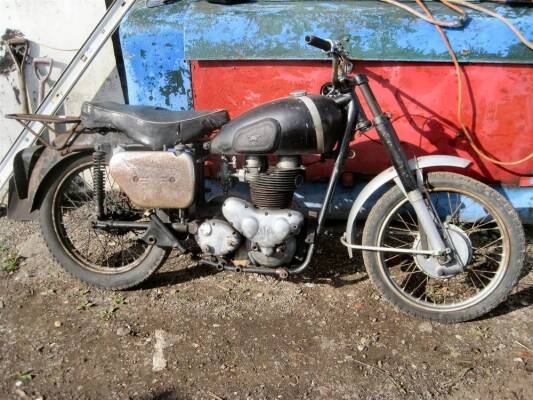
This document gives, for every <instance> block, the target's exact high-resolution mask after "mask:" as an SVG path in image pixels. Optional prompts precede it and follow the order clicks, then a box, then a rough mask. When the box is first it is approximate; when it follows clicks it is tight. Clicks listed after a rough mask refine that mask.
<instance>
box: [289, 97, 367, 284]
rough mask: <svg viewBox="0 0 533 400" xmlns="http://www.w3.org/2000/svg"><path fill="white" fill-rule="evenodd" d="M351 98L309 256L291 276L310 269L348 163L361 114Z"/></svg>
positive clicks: (291, 271)
mask: <svg viewBox="0 0 533 400" xmlns="http://www.w3.org/2000/svg"><path fill="white" fill-rule="evenodd" d="M351 97H352V101H350V103H349V104H348V119H347V122H346V130H345V131H344V136H343V137H342V142H341V144H340V147H339V155H338V156H337V159H336V160H335V165H334V166H333V171H332V173H331V178H330V179H329V182H328V188H327V190H326V195H325V197H324V201H323V203H322V208H321V209H320V213H319V214H318V221H317V226H316V229H315V232H314V235H313V240H312V242H311V243H310V244H309V247H308V248H307V254H306V256H305V260H304V262H303V263H301V264H300V265H299V266H297V267H295V268H292V269H290V270H289V273H290V274H291V275H295V274H299V273H301V272H303V271H305V270H306V269H307V268H308V267H309V265H310V264H311V260H312V258H313V255H314V253H315V250H316V242H317V240H318V236H319V235H320V234H321V233H322V228H323V227H324V222H325V220H326V216H327V213H328V211H329V206H330V204H331V199H332V198H333V194H334V192H335V186H337V181H338V179H339V176H340V174H341V173H342V168H343V166H344V162H345V161H346V152H347V151H348V147H349V145H350V142H351V140H352V136H353V133H354V129H355V121H356V118H357V114H358V112H359V110H358V109H357V108H356V106H355V105H356V97H355V92H354V91H353V90H352V92H351Z"/></svg>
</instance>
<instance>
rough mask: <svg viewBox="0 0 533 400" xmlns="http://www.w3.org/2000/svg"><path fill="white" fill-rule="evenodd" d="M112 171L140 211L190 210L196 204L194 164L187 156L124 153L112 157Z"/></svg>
mask: <svg viewBox="0 0 533 400" xmlns="http://www.w3.org/2000/svg"><path fill="white" fill-rule="evenodd" d="M109 170H110V173H111V176H112V177H113V178H114V179H115V181H116V183H117V184H118V185H119V186H120V188H121V189H122V190H124V192H125V193H126V194H127V195H128V196H129V198H130V199H131V201H132V202H133V203H135V204H136V205H137V206H139V207H142V208H187V207H189V206H190V205H191V204H192V203H193V201H194V195H195V186H196V185H195V170H194V160H193V158H192V156H191V155H190V154H188V153H186V152H182V153H173V152H169V151H123V152H120V153H116V154H114V155H113V157H111V161H110V163H109Z"/></svg>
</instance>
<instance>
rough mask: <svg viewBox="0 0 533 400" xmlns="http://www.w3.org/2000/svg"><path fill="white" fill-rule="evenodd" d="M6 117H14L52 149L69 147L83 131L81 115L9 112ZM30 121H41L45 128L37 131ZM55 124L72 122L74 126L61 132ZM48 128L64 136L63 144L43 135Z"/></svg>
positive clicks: (59, 135)
mask: <svg viewBox="0 0 533 400" xmlns="http://www.w3.org/2000/svg"><path fill="white" fill-rule="evenodd" d="M5 118H7V119H14V120H15V121H17V122H18V123H19V124H21V125H22V126H23V127H24V128H26V130H27V131H28V132H30V133H31V134H32V135H33V136H35V138H36V139H37V140H38V141H39V142H41V143H42V144H43V145H45V146H46V147H49V148H51V149H54V150H57V151H60V150H63V149H65V148H66V147H68V146H69V145H70V144H71V143H72V142H73V141H74V140H75V139H76V137H77V136H78V135H79V134H80V133H81V132H82V131H83V127H82V126H81V119H80V117H75V116H68V115H60V116H53V115H42V114H7V115H5ZM30 122H40V123H41V124H42V125H43V126H44V127H45V129H41V130H40V132H35V131H34V130H33V129H32V128H31V127H30ZM53 124H61V125H67V124H72V127H71V128H70V129H68V130H67V131H66V132H59V131H58V130H56V129H55V128H54V127H53ZM47 130H49V131H51V132H53V133H54V134H55V137H56V138H60V137H61V138H63V137H65V139H64V140H62V143H61V144H56V143H54V141H50V140H49V139H46V138H45V137H43V135H44V133H45V132H47Z"/></svg>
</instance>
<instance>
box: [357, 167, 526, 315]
mask: <svg viewBox="0 0 533 400" xmlns="http://www.w3.org/2000/svg"><path fill="white" fill-rule="evenodd" d="M427 181H428V187H429V189H430V191H432V192H444V193H446V191H448V193H450V192H455V193H463V194H464V196H470V197H471V198H474V199H476V201H479V202H480V204H483V205H484V207H485V208H486V209H487V210H489V211H490V215H491V216H493V218H494V221H495V222H494V224H495V225H496V223H497V224H498V225H497V226H498V232H501V236H502V239H498V241H501V242H502V245H501V246H498V247H501V248H502V250H501V251H502V260H501V261H500V263H501V264H498V265H499V266H498V269H497V270H496V271H497V272H490V271H489V272H486V271H483V272H485V273H490V276H491V277H493V279H494V282H492V281H488V282H489V283H488V284H487V286H485V287H482V288H481V289H480V293H482V292H481V291H482V290H486V291H487V293H485V294H484V295H483V296H482V295H481V294H479V295H477V294H476V296H475V297H474V296H473V297H472V299H471V300H470V302H469V301H468V298H466V299H467V300H464V301H462V302H457V305H456V306H455V307H454V305H453V304H451V305H450V304H448V305H447V304H446V296H448V295H449V293H453V292H454V290H451V291H448V288H446V290H444V291H445V292H446V291H448V293H445V295H444V296H445V297H444V298H445V300H444V304H435V305H433V304H431V301H429V302H428V301H417V299H416V297H418V296H417V295H418V294H419V293H421V292H420V291H418V292H416V291H415V293H414V296H412V294H413V293H411V296H410V295H408V293H407V285H408V284H405V285H406V287H405V288H403V287H402V284H398V283H397V282H395V280H394V279H393V278H392V274H393V273H392V272H391V271H392V268H395V267H391V265H390V263H389V264H387V260H388V259H390V258H393V257H392V256H391V255H394V254H398V253H393V252H390V253H389V252H386V253H383V252H381V253H378V252H369V251H365V252H363V257H364V262H365V267H366V269H367V271H368V274H369V276H370V279H371V280H372V282H373V283H374V285H375V286H376V288H377V289H378V290H379V291H380V292H381V294H382V295H383V297H385V298H386V299H387V300H388V301H390V302H391V303H392V304H393V305H394V306H396V307H397V308H399V309H401V310H402V311H405V312H407V313H409V314H412V315H414V316H417V317H421V318H425V319H429V320H433V321H438V322H442V323H454V322H461V321H468V320H471V319H474V318H477V317H479V316H481V315H484V314H486V313H488V312H489V311H490V310H492V309H494V308H495V307H496V306H497V305H498V304H500V303H501V302H503V301H504V300H505V299H506V297H507V296H508V295H509V294H510V293H511V291H512V289H513V287H514V286H515V285H516V283H517V282H518V280H519V278H520V277H521V274H522V270H523V268H524V258H525V250H526V247H525V237H524V230H523V227H522V223H521V221H520V219H519V217H518V214H517V213H516V211H515V210H514V209H513V207H512V206H511V204H510V203H509V202H508V201H507V200H506V199H505V198H504V197H503V196H502V195H501V194H499V193H498V192H497V191H495V190H494V189H492V188H490V187H489V186H487V185H485V184H483V183H481V182H479V181H476V180H474V179H472V178H469V177H466V176H463V175H459V174H454V173H448V172H436V173H430V174H428V180H427ZM405 202H406V198H405V195H404V194H403V193H402V191H401V190H400V188H399V187H397V186H395V187H393V188H391V189H390V190H389V191H388V192H386V193H385V194H384V195H383V196H382V197H381V198H380V199H379V200H378V202H377V203H376V204H375V205H374V207H373V208H372V210H371V212H370V214H369V216H368V219H367V221H366V224H365V228H364V232H363V245H365V246H383V243H384V242H385V240H384V237H386V236H389V237H390V235H391V233H390V232H394V231H393V230H398V231H400V230H402V229H400V228H397V227H393V225H386V224H387V220H388V221H392V218H393V217H392V215H394V212H395V210H396V212H400V210H402V209H401V208H400V206H401V204H406V203H405ZM459 204H461V203H459ZM402 207H403V206H402ZM450 207H451V203H450ZM462 207H464V205H462ZM464 212H466V210H465V211H464ZM460 213H461V212H460ZM401 215H404V216H405V214H401ZM452 217H453V216H452ZM458 218H460V217H458ZM415 222H416V221H415ZM474 224H475V222H474ZM467 225H468V224H467ZM406 226H407V225H406ZM410 226H416V225H413V224H410V225H409V227H410ZM409 227H407V229H409ZM391 229H392V230H391ZM492 229H495V228H492ZM403 230H404V231H406V229H403ZM471 230H474V228H471ZM478 230H479V229H478ZM468 231H469V230H468V228H466V232H468ZM403 234H404V235H406V236H408V235H411V236H412V232H409V233H403ZM484 234H486V232H483V233H482V235H484ZM482 237H483V236H482ZM504 237H505V238H504ZM405 240H407V239H405ZM490 240H492V238H491V237H490V238H488V239H487V241H490ZM397 246H398V245H396V246H394V247H397ZM405 246H406V247H405V248H409V245H405ZM400 247H401V246H400ZM493 247H494V246H493ZM504 247H505V251H504V250H503V249H504ZM486 251H488V250H486ZM488 254H492V253H488ZM504 254H505V261H504V257H503V255H504ZM396 257H398V258H397V259H396V261H395V262H398V259H401V257H405V259H406V260H407V262H409V261H410V260H409V258H411V259H414V258H413V256H411V255H405V256H396ZM480 257H483V256H480ZM485 257H486V256H485ZM484 260H485V261H484V262H485V263H486V262H487V261H486V260H487V258H485V259H484ZM402 262H403V261H402ZM471 264H473V262H471V263H470V264H469V265H467V266H466V269H468V268H473V267H470V265H471ZM404 265H405V264H404ZM481 265H482V266H483V264H481ZM396 267H397V266H396ZM402 268H404V269H403V270H402ZM410 268H411V267H410ZM416 268H417V264H416V263H415V267H414V269H410V270H409V271H407V272H408V275H409V273H410V274H411V275H412V274H413V272H412V271H415V272H414V273H415V274H423V276H426V277H427V275H425V273H424V272H423V271H420V269H418V270H416ZM500 268H501V270H500ZM405 269H406V268H405V267H404V266H400V270H401V271H404V273H405ZM484 269H487V268H486V267H484ZM396 271H398V270H396ZM468 273H470V272H464V273H463V274H468ZM418 276H420V275H418ZM457 277H458V278H457V279H460V275H457ZM496 278H497V279H496ZM403 279H404V280H405V279H406V278H403ZM409 279H411V277H409ZM423 279H428V284H425V285H424V286H426V285H429V278H423ZM433 279H435V280H436V281H437V286H438V285H439V283H438V282H439V281H438V280H437V278H433ZM453 279H456V278H455V277H454V278H453ZM463 279H464V280H465V281H466V277H465V278H463ZM474 280H475V278H474ZM491 285H492V286H491ZM442 286H443V285H442ZM442 286H441V287H442ZM430 289H432V288H430ZM489 289H490V290H489ZM423 290H424V291H425V290H427V289H426V288H425V287H423ZM432 290H433V289H432ZM423 296H425V297H423ZM433 296H434V297H435V298H436V297H437V296H436V295H433V294H431V297H433ZM431 297H430V299H431ZM421 298H422V299H423V300H427V298H428V295H427V294H422V296H421ZM432 301H434V300H432Z"/></svg>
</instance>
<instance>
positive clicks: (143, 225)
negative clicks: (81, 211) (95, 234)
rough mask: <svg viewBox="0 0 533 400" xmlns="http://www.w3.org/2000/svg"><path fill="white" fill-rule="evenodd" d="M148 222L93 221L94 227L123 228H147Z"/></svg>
mask: <svg viewBox="0 0 533 400" xmlns="http://www.w3.org/2000/svg"><path fill="white" fill-rule="evenodd" d="M149 226H150V224H149V223H148V222H128V221H95V222H94V227H95V228H100V229H104V228H124V229H148V227H149Z"/></svg>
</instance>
